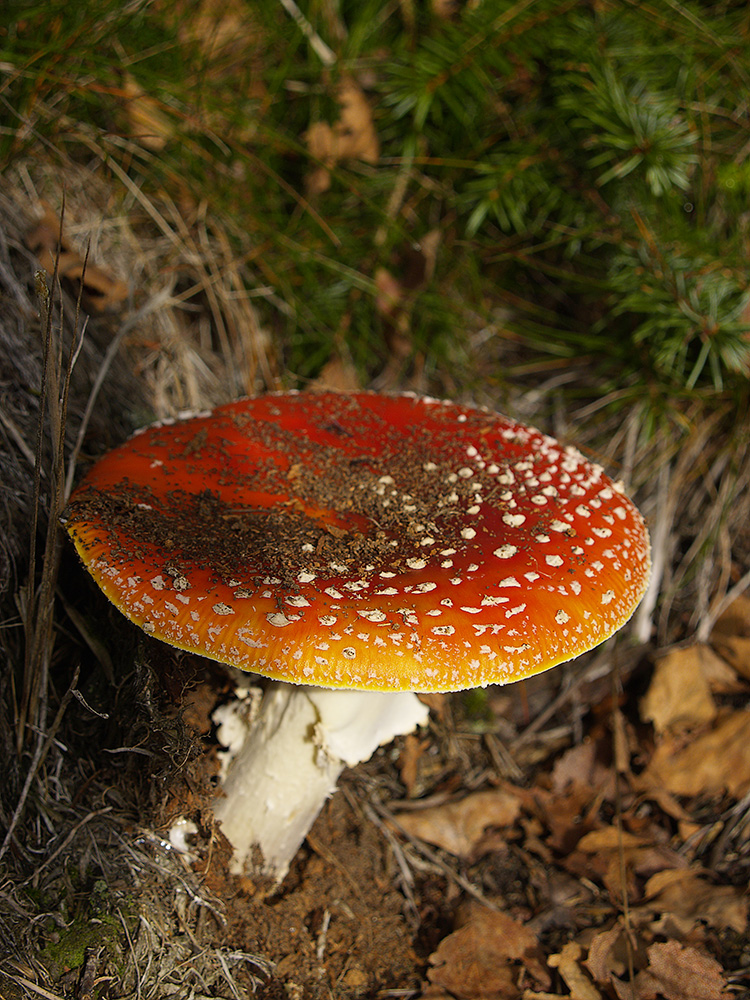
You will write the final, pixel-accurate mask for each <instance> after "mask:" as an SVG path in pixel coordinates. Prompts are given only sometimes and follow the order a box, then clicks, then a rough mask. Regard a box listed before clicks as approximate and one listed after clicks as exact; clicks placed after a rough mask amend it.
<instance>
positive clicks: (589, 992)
mask: <svg viewBox="0 0 750 1000" xmlns="http://www.w3.org/2000/svg"><path fill="white" fill-rule="evenodd" d="M582 955H583V950H582V949H581V946H580V945H579V944H578V942H577V941H568V943H567V944H565V945H563V948H562V951H561V952H560V954H559V955H550V957H549V958H548V959H547V964H548V965H549V966H550V967H551V968H553V969H557V970H558V972H559V973H560V975H561V976H562V978H563V979H564V980H565V985H566V986H567V987H568V989H569V990H570V995H571V1000H602V995H601V993H600V992H599V990H598V989H597V988H596V987H595V986H594V984H593V983H592V982H591V980H590V979H589V977H588V976H587V975H586V973H585V972H584V971H583V969H582V968H581V957H582Z"/></svg>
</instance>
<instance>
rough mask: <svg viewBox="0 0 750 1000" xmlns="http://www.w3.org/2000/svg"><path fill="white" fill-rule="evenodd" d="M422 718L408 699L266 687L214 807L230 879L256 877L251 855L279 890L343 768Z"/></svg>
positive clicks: (421, 708) (422, 710)
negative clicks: (251, 873)
mask: <svg viewBox="0 0 750 1000" xmlns="http://www.w3.org/2000/svg"><path fill="white" fill-rule="evenodd" d="M427 717H428V709H427V707H426V706H425V705H424V704H422V702H421V701H419V699H418V698H417V697H416V695H414V694H411V693H409V692H399V693H392V694H382V693H375V692H369V691H339V690H336V691H330V690H327V689H325V688H318V687H304V686H294V685H291V684H281V683H275V682H274V683H272V684H271V685H270V686H269V687H268V688H267V689H266V693H265V695H264V697H263V702H262V705H261V709H260V712H259V713H258V715H257V718H256V719H254V720H252V721H251V724H250V728H249V730H248V731H247V735H246V736H245V738H244V740H243V742H242V745H241V747H240V748H239V750H238V751H237V753H236V755H235V756H234V758H233V759H232V760H231V763H230V764H229V767H228V769H227V774H226V778H225V780H224V782H223V786H222V791H223V796H222V797H220V798H219V799H218V800H217V802H216V805H215V807H214V816H215V817H216V819H218V820H219V821H220V822H221V829H222V832H223V833H224V835H225V836H226V838H227V840H229V842H230V843H231V845H232V847H233V848H234V856H233V862H232V870H233V871H234V873H235V874H241V873H243V872H245V871H247V870H257V869H255V868H254V867H253V866H254V861H255V858H254V857H253V849H254V848H255V847H257V848H259V849H260V851H261V853H262V857H263V861H262V871H263V872H264V873H265V874H268V875H271V876H272V877H274V878H275V879H276V880H277V881H279V882H280V881H281V880H282V879H283V878H284V876H285V875H286V873H287V871H288V869H289V865H290V863H291V861H292V859H293V858H294V855H295V854H296V853H297V850H298V848H299V847H300V845H301V844H302V841H303V840H304V839H305V837H306V836H307V833H308V831H309V830H310V827H311V826H312V825H313V823H314V822H315V818H316V817H317V815H318V813H319V812H320V810H321V809H322V808H323V805H324V803H325V801H326V799H327V798H328V797H329V796H330V795H331V794H332V793H333V791H334V790H335V788H336V781H337V780H338V777H339V775H340V774H341V772H342V771H343V769H344V767H345V766H349V767H353V766H355V765H356V764H359V763H361V762H362V761H365V760H368V759H369V758H370V757H371V756H372V754H373V753H374V752H375V750H376V749H377V748H378V746H381V745H382V744H384V743H389V742H390V741H391V740H392V739H393V738H394V737H395V736H399V735H402V734H404V733H410V732H412V731H413V730H414V729H415V728H416V727H417V726H420V725H425V724H426V722H427ZM219 737H220V739H221V731H220V732H219Z"/></svg>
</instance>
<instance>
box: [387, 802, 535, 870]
mask: <svg viewBox="0 0 750 1000" xmlns="http://www.w3.org/2000/svg"><path fill="white" fill-rule="evenodd" d="M520 811H521V803H520V800H519V799H518V798H517V797H516V796H514V795H512V794H511V793H510V792H505V791H501V790H492V791H483V792H474V793H473V794H471V795H467V796H466V798H465V799H461V801H460V802H448V803H446V804H445V805H441V806H434V807H433V808H431V809H424V810H420V811H419V812H402V813H398V814H397V815H396V817H395V818H396V820H397V821H398V823H399V825H400V826H401V827H402V828H403V829H404V830H406V832H407V833H409V834H411V836H413V837H419V838H420V840H426V841H427V842H428V843H430V844H435V845H436V846H437V847H442V848H443V849H444V850H446V851H450V853H451V854H455V855H456V856H457V857H462V858H467V857H470V856H472V855H473V853H474V852H475V850H476V849H477V847H478V845H479V843H480V841H481V839H482V836H483V835H484V832H485V830H487V829H488V828H489V827H508V826H512V825H513V823H515V821H516V819H518V816H519V814H520Z"/></svg>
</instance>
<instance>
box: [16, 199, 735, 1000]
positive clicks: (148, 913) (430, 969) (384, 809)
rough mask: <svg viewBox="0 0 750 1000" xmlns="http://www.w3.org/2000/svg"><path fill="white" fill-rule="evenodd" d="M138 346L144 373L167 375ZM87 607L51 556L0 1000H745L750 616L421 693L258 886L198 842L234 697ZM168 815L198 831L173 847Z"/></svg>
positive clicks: (214, 673)
mask: <svg viewBox="0 0 750 1000" xmlns="http://www.w3.org/2000/svg"><path fill="white" fill-rule="evenodd" d="M71 214H72V215H73V216H74V215H75V206H73V208H72V209H71ZM6 235H7V234H6ZM26 236H28V233H27V234H26ZM48 238H49V230H48ZM20 239H21V237H19V236H18V234H17V233H11V234H10V242H11V244H13V241H14V240H16V241H20ZM32 242H33V241H32ZM37 242H38V234H37ZM52 242H53V243H54V239H53V240H52ZM14 245H15V244H14ZM18 245H19V246H20V245H21V244H20V242H18ZM96 274H97V280H100V279H101V281H103V280H104V279H105V278H106V277H107V273H106V270H104V271H102V272H96ZM25 280H27V283H28V286H29V288H30V287H31V286H32V284H33V275H32V274H31V272H30V273H29V274H28V275H27V277H26V279H25ZM102 287H104V292H102V291H101V289H102ZM117 288H118V286H117V284H116V283H115V285H114V290H113V288H112V286H108V285H106V282H105V285H104V286H102V285H101V283H100V285H99V292H100V294H107V295H108V294H110V293H111V294H113V295H116V294H117ZM152 315H153V314H152ZM153 335H154V336H156V334H153ZM129 346H130V354H129V355H128V360H127V361H126V366H127V365H131V367H132V365H133V364H134V362H133V360H132V359H133V357H134V353H133V351H135V357H137V358H140V363H141V366H142V367H141V369H140V374H142V372H143V370H144V369H145V368H146V367H147V365H146V361H145V360H144V359H145V358H147V357H148V358H151V359H153V358H154V357H158V356H162V357H163V356H164V355H165V354H166V348H165V347H164V342H163V341H162V343H161V346H159V345H157V344H155V343H152V342H151V341H149V340H148V336H146V335H145V334H141V335H140V339H136V342H135V343H133V342H131V343H130V345H129ZM160 352H161V355H160ZM195 354H197V355H198V356H200V351H199V350H198V349H197V348H196V349H194V355H195ZM209 362H210V359H208V360H207V361H206V367H209V366H210V363H209ZM149 363H150V364H151V365H152V369H151V371H152V372H153V370H155V366H156V362H154V361H153V360H151V361H150V362H149ZM191 363H192V364H193V365H194V366H195V370H199V366H198V365H197V364H196V362H195V358H193V361H192V362H191ZM130 374H131V375H132V370H131V372H130ZM142 381H145V383H146V384H147V385H151V383H149V382H148V372H147V373H146V377H145V379H144V380H142ZM149 391H150V390H149ZM152 402H153V396H152ZM155 408H156V407H155ZM102 447H103V446H102V443H101V441H100V440H97V439H96V437H95V436H92V435H91V434H89V437H88V438H87V449H88V451H89V452H90V453H91V454H94V453H95V452H96V451H97V449H99V450H102ZM746 571H747V567H746V566H734V567H733V568H732V579H733V580H738V579H741V578H742V576H743V574H744V573H745V572H746ZM93 593H94V592H93V589H92V588H90V587H89V585H88V583H87V582H86V580H85V577H84V574H83V572H82V570H81V569H80V567H78V566H77V564H76V561H75V558H74V557H73V555H72V553H70V552H69V551H67V550H65V551H64V553H63V557H62V563H61V567H60V573H59V584H58V595H59V601H58V607H57V610H56V613H55V631H56V635H57V642H56V652H55V658H54V662H53V669H52V674H51V676H52V681H51V687H50V692H51V694H50V700H51V703H52V704H53V705H56V706H62V707H63V711H62V714H61V715H59V717H58V718H56V720H55V726H54V727H51V728H50V731H49V733H48V737H49V739H48V740H47V743H45V746H46V750H45V754H46V756H45V759H44V762H43V765H42V764H41V763H39V762H38V761H37V762H36V764H35V767H36V770H35V771H34V773H33V775H32V778H33V781H31V782H30V783H29V784H28V785H27V786H24V789H23V794H24V796H25V799H24V802H25V809H24V811H23V815H21V814H20V813H19V816H18V817H16V818H15V819H14V822H15V827H16V828H15V835H16V836H15V839H14V838H13V837H11V838H10V841H9V843H10V845H11V849H10V851H9V855H8V856H6V858H5V860H4V861H3V862H2V864H3V865H4V871H3V872H2V876H1V878H0V920H2V923H1V924H0V929H1V930H2V935H3V936H4V937H5V940H4V941H3V940H0V997H3V998H5V1000H17V998H19V997H46V998H48V1000H56V998H62V997H66V998H67V997H70V998H76V1000H91V998H97V997H98V998H108V1000H121V998H122V1000H124V998H138V1000H147V998H167V997H174V998H186V1000H187V998H195V1000H198V998H203V997H205V998H208V997H210V998H215V1000H218V998H227V1000H229V998H235V1000H239V998H245V997H250V996H255V997H259V998H268V1000H272V998H273V1000H281V998H289V1000H331V998H336V1000H348V998H373V1000H374V998H386V997H393V998H397V997H404V998H415V1000H416V998H420V997H421V998H425V1000H427V998H430V1000H521V998H523V1000H545V998H548V997H562V998H565V997H567V998H570V1000H603V998H604V1000H691V998H695V1000H714V998H717V1000H718V998H720V997H726V996H727V995H733V996H739V997H741V996H748V995H750V945H749V944H748V896H747V886H748V878H749V877H750V755H748V753H747V747H748V745H750V711H748V708H747V704H748V699H747V695H748V686H749V685H750V600H748V599H747V598H745V597H743V596H738V597H737V598H736V599H735V600H733V601H732V602H731V603H730V604H729V605H728V606H727V607H726V608H725V610H724V612H723V613H722V614H721V615H720V616H718V618H717V619H716V621H715V623H714V625H713V628H712V630H711V631H710V634H709V635H708V636H707V637H706V638H705V641H703V642H701V643H698V642H696V641H694V640H693V639H688V636H690V635H693V634H694V630H690V629H688V627H687V624H685V627H684V630H683V634H682V637H681V638H682V641H676V642H675V643H674V644H671V645H670V646H669V648H658V649H656V648H654V647H653V646H651V645H644V644H640V645H639V644H637V643H635V642H634V639H633V636H632V635H629V634H626V635H625V636H624V638H622V639H617V640H613V641H610V642H609V643H607V644H606V645H605V646H604V647H602V648H601V649H599V650H597V651H595V652H594V653H592V654H589V655H587V656H585V657H582V658H581V659H579V660H578V661H576V662H574V663H573V664H569V665H566V666H564V667H561V668H558V669H556V670H554V671H551V672H550V673H548V674H545V675H542V676H540V677H537V678H534V679H532V680H529V681H525V682H522V683H519V684H517V685H515V686H513V687H510V688H500V687H490V688H487V689H485V690H483V691H477V692H467V693H464V694H453V695H434V696H429V697H428V698H427V700H428V701H429V705H430V709H431V721H430V724H429V728H428V729H426V730H425V731H423V732H420V733H418V734H415V735H411V736H407V737H404V738H401V739H399V740H397V741H396V742H395V743H394V744H392V745H390V746H387V747H384V748H382V749H381V750H380V751H379V752H378V753H377V754H376V755H375V756H374V757H373V758H372V760H371V761H370V762H369V763H367V764H364V765H361V766H360V767H358V768H357V769H356V770H352V771H348V772H346V773H345V774H344V776H343V778H342V780H341V782H340V788H339V791H338V792H337V793H336V794H335V795H334V796H333V797H332V798H331V799H330V801H329V802H328V804H327V805H326V807H325V809H324V810H323V812H322V814H321V815H320V817H319V818H318V820H317V822H316V824H315V826H314V827H313V829H312V831H311V833H310V835H309V836H308V838H307V839H306V841H305V843H304V845H303V847H302V849H301V850H300V851H299V853H298V856H297V857H296V859H295V861H294V863H293V866H292V869H291V871H290V872H289V874H288V875H287V877H286V879H285V880H284V882H283V883H282V885H281V886H280V887H273V886H269V885H267V884H264V883H263V882H262V880H252V879H248V878H238V877H235V876H232V875H230V874H229V871H228V851H227V845H226V842H225V841H223V839H222V837H221V834H220V832H219V831H218V830H217V829H216V828H215V827H214V825H213V822H212V817H211V796H212V794H213V787H214V782H215V775H216V771H217V760H216V751H217V745H216V739H215V725H214V724H213V722H212V713H213V711H214V709H215V707H216V706H217V705H218V704H219V703H221V702H222V701H225V700H226V699H227V698H229V697H230V696H231V691H232V684H231V681H230V679H229V678H228V677H226V676H225V675H224V674H223V673H222V672H221V670H220V669H219V668H217V667H216V666H215V665H212V664H209V663H207V662H206V661H201V660H200V659H198V658H196V657H192V656H187V655H184V654H181V653H175V652H173V651H168V650H166V649H164V648H163V647H160V646H159V645H158V644H156V643H155V642H153V641H152V640H148V639H142V638H139V637H137V636H135V635H134V630H133V629H131V628H129V627H128V626H127V625H126V624H125V623H124V622H122V621H121V620H120V618H119V616H118V615H117V614H116V613H115V612H114V611H112V610H111V609H109V608H108V606H106V603H105V602H103V599H102V600H101V603H99V604H96V603H95V602H96V600H97V598H96V597H95V596H92V595H93ZM87 602H89V603H88V604H87ZM90 602H94V603H93V604H91V603H90ZM82 604H83V605H86V606H87V608H91V607H94V609H95V610H96V611H97V613H98V614H99V615H100V620H99V621H98V623H97V626H96V628H94V629H93V630H92V628H91V624H90V621H89V624H88V625H87V622H86V616H85V615H83V614H82V610H81V608H82ZM679 638H680V637H679V635H678V640H679ZM76 665H80V674H76V673H74V668H75V667H76ZM71 678H72V679H71ZM66 690H67V692H68V694H67V695H66ZM4 692H5V695H4V696H5V697H6V699H7V701H8V704H10V703H11V701H12V700H13V699H15V692H14V691H12V690H10V689H9V688H8V686H7V684H6V685H5V687H4ZM71 695H72V697H71ZM12 743H13V740H12V738H11V739H6V742H5V746H6V747H9V746H10V745H11V744H12ZM37 765H38V766H37ZM6 809H7V805H6ZM179 817H189V818H190V819H192V820H193V821H195V822H196V824H197V828H198V835H197V837H196V838H195V840H194V841H191V842H190V843H189V844H187V845H185V846H186V850H184V851H181V850H178V849H176V846H175V839H174V836H172V839H170V831H172V830H173V828H174V823H175V821H176V820H177V819H178V818H179ZM3 819H4V826H7V823H8V816H7V815H6V816H4V817H3Z"/></svg>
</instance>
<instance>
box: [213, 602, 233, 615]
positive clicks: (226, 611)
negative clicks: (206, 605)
mask: <svg viewBox="0 0 750 1000" xmlns="http://www.w3.org/2000/svg"><path fill="white" fill-rule="evenodd" d="M213 610H214V612H215V614H217V615H233V614H234V608H230V607H229V605H228V604H222V603H221V602H219V604H214V606H213Z"/></svg>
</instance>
